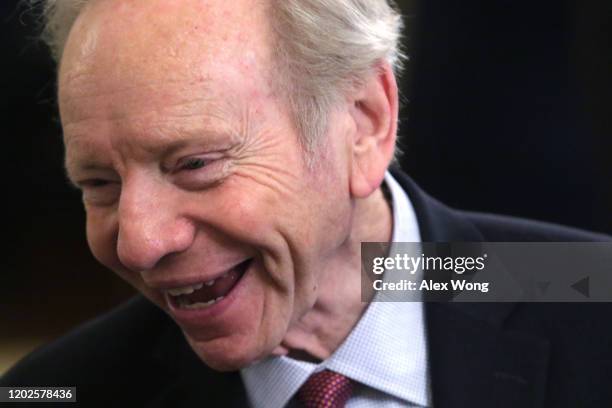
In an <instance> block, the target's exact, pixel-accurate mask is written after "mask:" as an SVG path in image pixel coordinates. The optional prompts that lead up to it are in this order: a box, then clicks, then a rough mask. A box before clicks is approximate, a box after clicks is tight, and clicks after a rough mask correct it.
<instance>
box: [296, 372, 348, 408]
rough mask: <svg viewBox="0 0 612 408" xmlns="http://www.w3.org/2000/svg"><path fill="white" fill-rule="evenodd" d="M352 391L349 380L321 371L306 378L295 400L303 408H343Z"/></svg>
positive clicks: (336, 374)
mask: <svg viewBox="0 0 612 408" xmlns="http://www.w3.org/2000/svg"><path fill="white" fill-rule="evenodd" d="M352 391H353V384H352V382H351V380H350V379H349V378H347V377H345V376H343V375H342V374H338V373H335V372H333V371H329V370H323V371H320V372H318V373H316V374H313V375H311V376H310V378H308V380H307V381H306V383H304V385H302V387H301V388H300V390H299V391H298V392H297V399H298V401H300V402H301V403H302V405H303V406H304V407H305V408H343V407H344V404H346V401H348V399H349V398H350V396H351V392H352Z"/></svg>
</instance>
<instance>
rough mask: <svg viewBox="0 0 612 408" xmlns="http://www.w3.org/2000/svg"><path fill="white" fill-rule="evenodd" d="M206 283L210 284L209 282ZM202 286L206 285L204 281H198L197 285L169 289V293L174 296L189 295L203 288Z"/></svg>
mask: <svg viewBox="0 0 612 408" xmlns="http://www.w3.org/2000/svg"><path fill="white" fill-rule="evenodd" d="M206 284H207V285H208V282H206ZM202 286H204V284H203V283H198V284H196V285H189V286H183V287H182V288H174V289H168V293H169V294H170V295H172V296H180V295H189V294H191V293H193V292H195V291H196V290H198V289H202ZM208 286H210V285H208Z"/></svg>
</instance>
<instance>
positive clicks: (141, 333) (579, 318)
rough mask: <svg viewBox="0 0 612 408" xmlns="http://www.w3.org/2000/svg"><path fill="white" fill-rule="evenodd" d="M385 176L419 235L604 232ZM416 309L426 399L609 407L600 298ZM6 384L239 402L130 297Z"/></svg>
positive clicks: (498, 406) (152, 403) (156, 316)
mask: <svg viewBox="0 0 612 408" xmlns="http://www.w3.org/2000/svg"><path fill="white" fill-rule="evenodd" d="M394 176H395V177H396V179H397V180H398V181H399V182H400V184H401V185H402V186H403V188H404V189H405V190H406V191H407V193H408V195H409V197H410V199H411V201H412V203H413V205H414V207H415V210H416V214H417V218H418V221H419V226H420V232H421V236H422V239H423V241H433V242H435V241H438V242H452V241H472V242H477V241H478V242H480V241H602V240H603V241H609V240H611V237H608V236H604V235H595V234H591V233H587V232H583V231H578V230H575V229H570V228H565V227H560V226H555V225H550V224H544V223H536V222H532V221H525V220H520V219H514V218H509V217H500V216H495V215H485V214H477V213H469V212H463V211H457V210H453V209H450V208H448V207H446V206H444V205H443V204H441V203H439V202H438V201H436V200H435V199H433V198H431V197H429V196H428V195H427V194H425V193H424V192H423V191H421V190H420V189H419V188H418V187H417V186H416V185H415V184H414V183H413V182H412V181H411V180H410V179H409V178H408V177H406V176H405V175H403V174H402V173H400V172H397V171H395V172H394ZM425 313H426V324H427V332H428V342H429V355H430V370H431V380H432V388H433V403H434V406H435V407H436V408H445V407H495V408H502V407H512V408H516V407H612V304H610V303H599V304H595V303H568V304H560V303H519V304H516V303H487V304H484V303H426V304H425ZM7 385H22V386H35V385H36V386H52V385H55V386H75V385H76V386H77V387H78V388H77V398H78V400H79V401H80V403H81V405H83V406H105V407H108V406H130V407H138V406H145V407H162V406H164V407H165V406H168V407H216V406H223V407H226V406H229V407H232V406H233V407H244V406H247V399H246V395H245V391H244V387H243V385H242V382H241V379H240V376H239V374H238V373H236V372H233V373H218V372H215V371H213V370H211V369H209V368H207V367H206V366H205V365H204V364H203V363H201V362H200V361H199V360H198V359H197V357H196V356H195V354H194V353H193V352H192V351H191V349H190V348H189V346H188V345H187V343H186V341H185V340H184V339H183V336H182V334H181V332H180V331H179V329H178V328H177V326H176V325H175V324H174V322H173V321H172V320H171V319H170V318H169V317H167V316H166V315H165V314H164V313H163V312H161V311H160V310H159V309H158V308H157V307H155V306H153V305H152V304H151V303H149V302H148V301H147V300H145V299H143V298H142V297H136V298H134V299H133V300H131V301H130V302H128V303H127V304H125V305H123V306H121V307H119V308H117V309H116V310H114V311H112V312H110V313H108V314H107V315H105V316H102V317H100V318H98V319H96V320H94V321H92V322H90V323H87V324H85V325H84V326H82V327H80V328H78V329H77V330H75V331H74V332H72V333H71V334H69V335H67V336H65V337H63V338H61V339H59V340H58V341H55V342H54V343H52V344H50V345H47V346H45V347H43V348H41V349H39V350H38V351H36V352H34V353H32V354H31V355H29V356H28V357H26V358H25V359H24V360H22V361H21V362H20V363H18V364H17V365H16V366H15V367H14V368H13V369H12V370H10V371H9V372H8V373H7V374H6V375H5V376H4V377H2V379H0V386H7ZM68 406H74V404H71V405H68Z"/></svg>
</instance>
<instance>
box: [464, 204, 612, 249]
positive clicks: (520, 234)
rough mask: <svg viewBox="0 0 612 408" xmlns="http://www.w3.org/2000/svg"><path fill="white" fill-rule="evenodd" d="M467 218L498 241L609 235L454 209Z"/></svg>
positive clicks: (606, 239) (589, 238)
mask: <svg viewBox="0 0 612 408" xmlns="http://www.w3.org/2000/svg"><path fill="white" fill-rule="evenodd" d="M456 211H457V213H458V214H459V215H460V216H463V217H465V218H467V219H468V220H469V221H470V222H471V223H472V224H473V225H474V226H475V227H476V228H477V229H478V230H479V231H480V232H481V233H482V235H483V236H484V238H485V240H486V241H498V242H504V241H506V242H515V241H518V242H523V241H533V242H538V241H540V242H609V241H612V237H611V236H609V235H605V234H600V233H596V232H590V231H585V230H582V229H578V228H573V227H567V226H563V225H558V224H553V223H548V222H543V221H534V220H529V219H525V218H517V217H511V216H506V215H497V214H488V213H478V212H471V211H460V210H456Z"/></svg>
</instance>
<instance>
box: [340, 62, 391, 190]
mask: <svg viewBox="0 0 612 408" xmlns="http://www.w3.org/2000/svg"><path fill="white" fill-rule="evenodd" d="M397 95H398V92H397V84H396V82H395V75H394V74H393V70H392V68H391V66H390V65H389V63H387V62H384V63H381V64H380V65H379V66H378V67H376V69H375V71H374V72H373V73H372V75H370V77H369V78H368V79H367V81H366V82H364V83H362V84H361V85H360V86H359V87H358V88H357V89H356V90H355V91H354V92H353V93H352V94H351V95H350V96H351V99H350V100H349V103H350V107H349V112H350V115H351V118H352V120H353V121H354V125H355V127H354V135H353V138H352V157H351V169H350V170H351V177H350V190H351V195H352V196H353V197H356V198H365V197H368V196H369V195H370V194H372V193H373V192H374V191H375V190H376V189H377V188H378V187H379V186H380V185H381V183H382V181H383V178H384V176H385V172H386V170H387V167H388V166H389V163H390V162H391V160H392V158H393V152H394V148H395V139H396V132H397V116H398V96H397Z"/></svg>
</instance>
